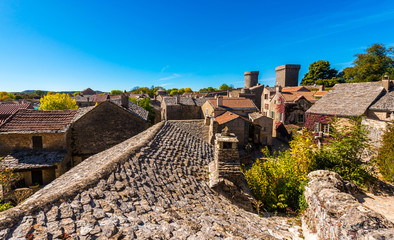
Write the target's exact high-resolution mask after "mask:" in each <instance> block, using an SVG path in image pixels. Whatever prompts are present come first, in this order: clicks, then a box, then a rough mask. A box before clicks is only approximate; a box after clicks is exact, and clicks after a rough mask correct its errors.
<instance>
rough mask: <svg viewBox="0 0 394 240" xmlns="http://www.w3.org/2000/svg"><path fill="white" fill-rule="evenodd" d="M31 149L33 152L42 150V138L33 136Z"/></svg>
mask: <svg viewBox="0 0 394 240" xmlns="http://www.w3.org/2000/svg"><path fill="white" fill-rule="evenodd" d="M32 141H33V149H34V150H41V149H42V136H33V137H32Z"/></svg>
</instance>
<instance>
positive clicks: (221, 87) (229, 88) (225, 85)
mask: <svg viewBox="0 0 394 240" xmlns="http://www.w3.org/2000/svg"><path fill="white" fill-rule="evenodd" d="M231 89H233V86H229V85H227V84H222V85H221V86H220V87H219V90H231Z"/></svg>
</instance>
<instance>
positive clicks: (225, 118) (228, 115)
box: [215, 111, 249, 125]
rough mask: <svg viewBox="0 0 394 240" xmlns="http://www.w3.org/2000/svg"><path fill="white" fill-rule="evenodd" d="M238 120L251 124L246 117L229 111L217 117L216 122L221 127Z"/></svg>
mask: <svg viewBox="0 0 394 240" xmlns="http://www.w3.org/2000/svg"><path fill="white" fill-rule="evenodd" d="M237 118H242V119H244V120H245V121H248V122H249V119H247V118H246V117H243V116H240V115H238V114H236V113H233V112H230V111H227V112H225V113H223V114H221V115H220V116H217V117H215V120H216V122H218V123H219V124H220V125H221V124H224V123H226V122H230V121H232V120H234V119H237Z"/></svg>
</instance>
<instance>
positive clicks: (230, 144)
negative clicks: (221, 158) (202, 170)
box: [223, 142, 233, 149]
mask: <svg viewBox="0 0 394 240" xmlns="http://www.w3.org/2000/svg"><path fill="white" fill-rule="evenodd" d="M232 145H233V143H232V142H223V149H231V148H232Z"/></svg>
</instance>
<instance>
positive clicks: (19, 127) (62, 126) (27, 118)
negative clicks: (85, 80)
mask: <svg viewBox="0 0 394 240" xmlns="http://www.w3.org/2000/svg"><path fill="white" fill-rule="evenodd" d="M76 113H77V110H59V111H38V110H30V109H20V110H18V111H17V112H16V113H14V114H13V115H12V116H11V117H9V118H8V119H7V120H6V121H5V122H4V123H3V124H2V125H0V133H2V132H7V133H13V132H16V133H30V132H63V131H66V130H67V128H68V126H69V124H70V123H71V121H72V120H73V119H74V116H75V115H76Z"/></svg>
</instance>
